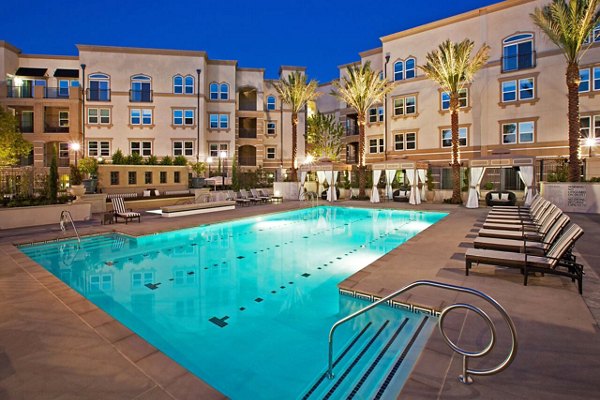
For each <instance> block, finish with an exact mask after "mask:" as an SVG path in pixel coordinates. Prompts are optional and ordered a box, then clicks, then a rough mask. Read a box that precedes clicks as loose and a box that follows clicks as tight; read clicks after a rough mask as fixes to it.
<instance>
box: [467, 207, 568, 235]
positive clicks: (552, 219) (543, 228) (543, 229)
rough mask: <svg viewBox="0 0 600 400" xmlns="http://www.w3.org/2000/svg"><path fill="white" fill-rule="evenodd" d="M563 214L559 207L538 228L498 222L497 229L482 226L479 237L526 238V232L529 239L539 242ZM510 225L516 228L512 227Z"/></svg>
mask: <svg viewBox="0 0 600 400" xmlns="http://www.w3.org/2000/svg"><path fill="white" fill-rule="evenodd" d="M561 214H562V211H561V210H560V209H559V208H558V207H557V209H556V210H555V212H554V213H552V214H550V216H549V218H547V219H546V220H545V221H544V223H543V224H542V225H540V226H539V227H536V228H537V229H533V228H532V229H524V228H523V225H510V224H496V226H497V227H498V228H497V229H487V228H482V229H480V230H479V233H478V235H479V237H492V238H501V239H520V240H523V239H524V238H525V234H527V240H528V241H530V240H531V241H536V242H539V241H542V240H543V238H544V236H545V235H546V234H547V233H548V231H549V230H550V228H551V227H552V226H553V225H554V224H555V223H556V221H557V220H558V218H559V217H560V216H561ZM500 225H501V226H500ZM505 226H508V227H509V229H506V228H505ZM510 227H516V228H513V229H510Z"/></svg>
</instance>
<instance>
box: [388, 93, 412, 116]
mask: <svg viewBox="0 0 600 400" xmlns="http://www.w3.org/2000/svg"><path fill="white" fill-rule="evenodd" d="M416 113H417V96H404V97H396V98H395V99H394V115H395V116H404V115H414V114H416Z"/></svg>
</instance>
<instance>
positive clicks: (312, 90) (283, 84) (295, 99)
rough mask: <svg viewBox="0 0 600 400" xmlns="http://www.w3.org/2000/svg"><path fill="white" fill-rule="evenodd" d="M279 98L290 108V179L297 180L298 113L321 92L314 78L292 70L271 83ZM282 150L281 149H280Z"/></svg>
mask: <svg viewBox="0 0 600 400" xmlns="http://www.w3.org/2000/svg"><path fill="white" fill-rule="evenodd" d="M273 85H274V86H275V90H277V93H279V96H280V97H281V100H282V101H283V102H284V103H286V104H288V105H289V106H290V108H291V109H292V174H291V179H292V181H294V182H295V181H297V180H298V170H297V168H296V157H297V153H298V114H299V113H300V112H301V111H302V110H303V109H304V106H305V105H306V103H307V102H308V101H311V100H314V99H316V98H317V97H318V96H319V95H320V94H321V93H319V92H317V87H318V83H317V81H315V80H314V79H313V80H311V81H310V82H308V81H307V79H306V75H304V74H303V73H302V72H300V71H294V72H292V73H291V74H289V75H288V76H287V79H280V80H279V81H277V82H275V83H274V84H273ZM282 151H283V149H282Z"/></svg>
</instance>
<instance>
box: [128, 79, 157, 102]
mask: <svg viewBox="0 0 600 400" xmlns="http://www.w3.org/2000/svg"><path fill="white" fill-rule="evenodd" d="M129 101H135V102H144V103H148V102H151V101H152V81H151V79H150V77H148V76H145V75H136V76H133V77H132V78H131V90H130V91H129Z"/></svg>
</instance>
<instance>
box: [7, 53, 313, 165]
mask: <svg viewBox="0 0 600 400" xmlns="http://www.w3.org/2000/svg"><path fill="white" fill-rule="evenodd" d="M77 49H78V56H49V55H28V54H23V53H22V52H21V51H20V50H19V49H18V48H16V47H15V46H13V45H11V44H9V43H6V42H2V41H0V105H2V106H3V107H5V108H8V109H9V110H12V112H13V113H14V114H15V116H16V117H17V119H18V121H19V124H20V129H21V131H22V132H23V134H24V136H25V138H26V139H27V140H29V141H30V142H32V143H33V144H34V148H33V152H32V154H31V156H30V157H29V160H27V162H26V163H28V164H31V165H34V166H37V167H45V166H48V165H49V163H50V160H51V157H52V153H53V149H54V148H55V147H56V148H58V158H59V165H60V166H61V167H68V165H69V164H70V163H74V162H75V157H76V156H78V157H82V156H86V157H97V158H102V159H104V160H106V161H110V158H111V156H112V155H113V154H114V153H115V152H116V151H117V150H121V151H122V152H123V153H124V154H125V155H128V154H134V153H137V154H140V155H142V156H143V157H149V156H151V155H155V156H157V157H159V158H162V157H164V156H167V155H168V156H171V157H175V156H185V157H186V158H188V160H189V161H195V160H200V161H208V162H209V163H211V164H212V165H211V166H212V167H213V168H217V165H218V164H221V165H222V166H224V167H226V169H228V170H231V165H232V161H233V157H234V155H235V157H236V161H237V163H238V166H239V167H240V169H241V170H254V169H256V168H258V167H264V168H265V169H269V170H271V171H276V170H278V169H279V168H280V167H282V166H283V167H284V168H290V166H291V164H290V163H291V113H290V110H289V109H288V107H287V106H286V105H285V104H282V103H281V101H280V99H279V97H278V95H277V93H276V91H275V89H274V88H273V82H272V81H271V80H268V79H265V77H264V72H265V71H264V69H262V68H241V67H239V66H238V63H237V61H230V60H212V59H210V58H208V56H207V54H206V53H205V52H203V51H182V50H161V49H146V48H125V47H109V46H89V45H78V46H77ZM296 70H300V71H304V70H305V68H303V67H290V66H283V67H281V69H280V71H279V73H280V76H281V77H285V76H286V75H287V74H289V73H290V72H292V71H296ZM299 129H300V131H302V130H303V129H304V117H303V116H302V118H300V127H299ZM73 143H79V144H80V146H81V150H79V151H74V150H73V146H72V144H73ZM298 145H299V154H303V151H304V142H303V141H300V142H299V143H298Z"/></svg>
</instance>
